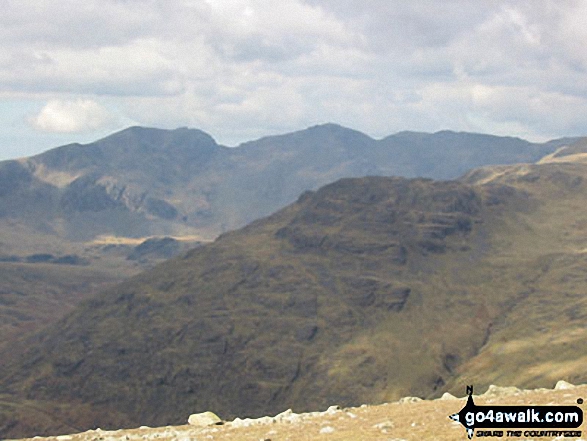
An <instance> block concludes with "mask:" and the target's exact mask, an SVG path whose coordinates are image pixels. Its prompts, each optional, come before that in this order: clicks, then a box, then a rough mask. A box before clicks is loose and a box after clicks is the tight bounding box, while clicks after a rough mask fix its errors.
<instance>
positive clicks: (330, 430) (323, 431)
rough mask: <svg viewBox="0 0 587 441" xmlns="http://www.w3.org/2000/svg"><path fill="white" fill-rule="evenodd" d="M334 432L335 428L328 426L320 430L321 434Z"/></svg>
mask: <svg viewBox="0 0 587 441" xmlns="http://www.w3.org/2000/svg"><path fill="white" fill-rule="evenodd" d="M332 432H334V427H330V426H326V427H323V428H322V429H320V433H332Z"/></svg>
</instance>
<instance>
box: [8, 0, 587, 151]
mask: <svg viewBox="0 0 587 441" xmlns="http://www.w3.org/2000/svg"><path fill="white" fill-rule="evenodd" d="M586 16H587V4H586V3H585V2H581V1H578V0H557V1H554V0H532V1H530V0H497V1H491V2H489V1H471V0H447V1H443V2H430V1H427V0H413V1H409V2H406V1H399V0H369V1H368V2H365V1H360V0H282V1H280V2H275V1H272V0H168V1H163V0H100V1H98V0H84V1H83V2H81V3H80V2H79V1H77V0H22V1H15V0H7V1H6V2H5V4H3V11H2V14H1V15H0V41H2V45H0V97H2V96H3V95H7V94H8V95H10V94H12V96H17V95H18V96H19V97H24V98H25V99H26V98H28V99H33V98H34V99H35V100H38V99H39V98H42V99H43V100H45V101H47V100H52V101H50V102H49V103H48V104H47V107H46V109H43V112H41V114H39V115H38V116H37V117H36V118H35V122H36V123H35V124H34V126H35V127H37V128H41V127H54V128H57V127H68V126H67V124H66V123H64V122H59V121H62V120H68V118H66V117H64V118H63V119H62V120H60V117H58V116H57V115H67V114H70V113H71V112H68V111H66V110H64V109H65V108H66V107H67V105H66V103H70V105H71V102H73V103H77V104H76V105H77V107H78V108H80V107H82V106H80V104H79V103H81V102H84V100H86V99H87V98H86V97H94V98H95V99H96V100H97V101H99V102H100V103H103V105H105V104H108V105H109V107H113V108H116V109H118V110H119V111H120V112H121V113H122V117H125V118H128V119H132V120H134V121H137V122H138V123H141V124H145V125H155V126H163V127H176V126H183V125H189V126H196V127H199V128H202V129H204V130H207V131H209V132H210V133H211V134H212V135H214V136H215V137H217V138H218V139H219V141H221V142H226V143H229V144H235V143H237V142H238V141H244V140H247V139H248V138H250V137H251V136H257V135H259V136H260V135H263V134H266V133H275V132H276V131H286V130H295V129H300V128H303V127H304V126H305V125H309V124H314V123H317V122H324V121H334V122H338V123H341V124H345V125H348V126H351V127H353V128H356V129H359V130H363V131H366V132H367V133H369V134H371V135H373V136H384V135H387V134H389V133H391V132H394V131H399V130H406V129H407V130H425V131H434V130H440V129H446V128H448V129H455V130H476V131H486V132H489V131H492V130H496V129H499V130H502V131H503V130H509V129H511V130H512V131H513V132H512V133H510V134H512V135H522V134H523V135H524V136H530V137H532V136H534V137H542V136H544V135H545V130H546V128H548V133H549V134H550V133H552V134H553V135H555V136H558V135H560V136H562V135H571V134H578V133H581V132H583V133H585V132H587V122H581V118H580V117H579V115H582V114H584V113H583V112H584V109H585V107H586V105H587V46H585V45H584V44H582V42H583V41H585V38H586V37H587V30H586V29H587V28H586V27H585V26H584V24H583V21H584V17H586ZM76 98H79V99H80V100H82V101H76ZM56 103H60V104H59V105H57V104H56ZM94 104H95V105H96V106H98V107H100V105H99V104H97V103H94ZM559 105H560V106H562V105H564V106H566V108H565V109H564V110H563V109H557V108H555V107H554V106H559ZM59 106H61V107H59ZM102 111H104V112H106V111H105V110H104V109H103V108H102ZM86 112H88V113H89V112H90V110H86ZM92 112H93V113H94V115H98V114H99V113H100V112H98V111H97V110H96V109H94V110H93V111H92ZM549 112H550V113H551V115H554V114H556V115H564V117H560V116H550V117H549V116H548V114H549ZM45 113H46V114H45ZM74 113H75V112H74ZM81 114H83V112H81V111H80V115H81ZM102 115H104V113H102ZM41 117H42V118H41ZM84 124H85V127H92V124H95V123H90V122H89V120H87V121H86V122H85V123H84ZM70 127H71V126H70ZM557 128H558V129H557ZM44 130H45V129H44ZM51 130H54V129H51ZM60 130H61V129H60ZM65 130H71V129H65ZM571 132H573V133H571Z"/></svg>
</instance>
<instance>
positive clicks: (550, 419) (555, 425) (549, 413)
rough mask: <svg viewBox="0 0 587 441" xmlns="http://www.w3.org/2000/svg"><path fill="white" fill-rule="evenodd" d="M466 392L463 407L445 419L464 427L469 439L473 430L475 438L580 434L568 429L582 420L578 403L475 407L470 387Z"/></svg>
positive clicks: (576, 425) (569, 435)
mask: <svg viewBox="0 0 587 441" xmlns="http://www.w3.org/2000/svg"><path fill="white" fill-rule="evenodd" d="M467 395H468V398H467V404H466V405H465V407H463V408H462V409H461V410H460V411H459V412H457V413H453V414H452V415H450V416H449V418H450V419H452V420H453V421H457V422H459V423H461V424H462V425H463V426H464V427H465V429H466V430H467V436H468V437H469V439H471V438H473V435H474V434H475V433H476V435H477V437H503V436H509V437H522V436H524V437H544V436H549V437H557V436H563V437H580V436H581V431H580V430H571V429H576V428H578V427H580V426H581V424H582V423H583V411H582V410H581V409H580V408H579V407H578V406H477V405H476V404H475V402H474V401H473V386H467ZM578 402H579V403H582V402H583V400H582V399H580V400H578ZM485 429H486V430H485ZM492 429H499V430H492ZM529 429H534V430H529ZM536 429H543V430H536ZM544 429H546V430H544ZM555 429H556V430H555Z"/></svg>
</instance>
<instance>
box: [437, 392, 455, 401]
mask: <svg viewBox="0 0 587 441" xmlns="http://www.w3.org/2000/svg"><path fill="white" fill-rule="evenodd" d="M439 399H440V400H458V398H457V397H455V396H454V395H452V394H449V393H448V392H445V393H443V394H442V396H441V397H440V398H439Z"/></svg>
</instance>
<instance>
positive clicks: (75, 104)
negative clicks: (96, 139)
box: [30, 99, 113, 133]
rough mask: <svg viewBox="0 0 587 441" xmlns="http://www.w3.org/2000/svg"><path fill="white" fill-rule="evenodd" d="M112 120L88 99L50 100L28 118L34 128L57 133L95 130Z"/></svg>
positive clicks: (95, 103) (100, 107) (104, 110)
mask: <svg viewBox="0 0 587 441" xmlns="http://www.w3.org/2000/svg"><path fill="white" fill-rule="evenodd" d="M112 122H113V117H112V116H111V115H110V113H109V112H108V111H107V110H106V109H105V108H104V107H102V106H101V105H100V104H98V103H97V102H95V101H93V100H90V99H78V100H75V101H62V100H51V101H49V102H48V103H47V104H46V105H45V107H43V108H42V109H41V111H40V112H39V113H38V114H37V115H36V116H34V117H32V118H31V119H30V123H31V125H32V126H33V127H34V128H35V129H37V130H42V131H45V132H57V133H73V132H85V131H90V130H97V129H102V128H104V127H105V126H107V125H108V124H111V123H112Z"/></svg>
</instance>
